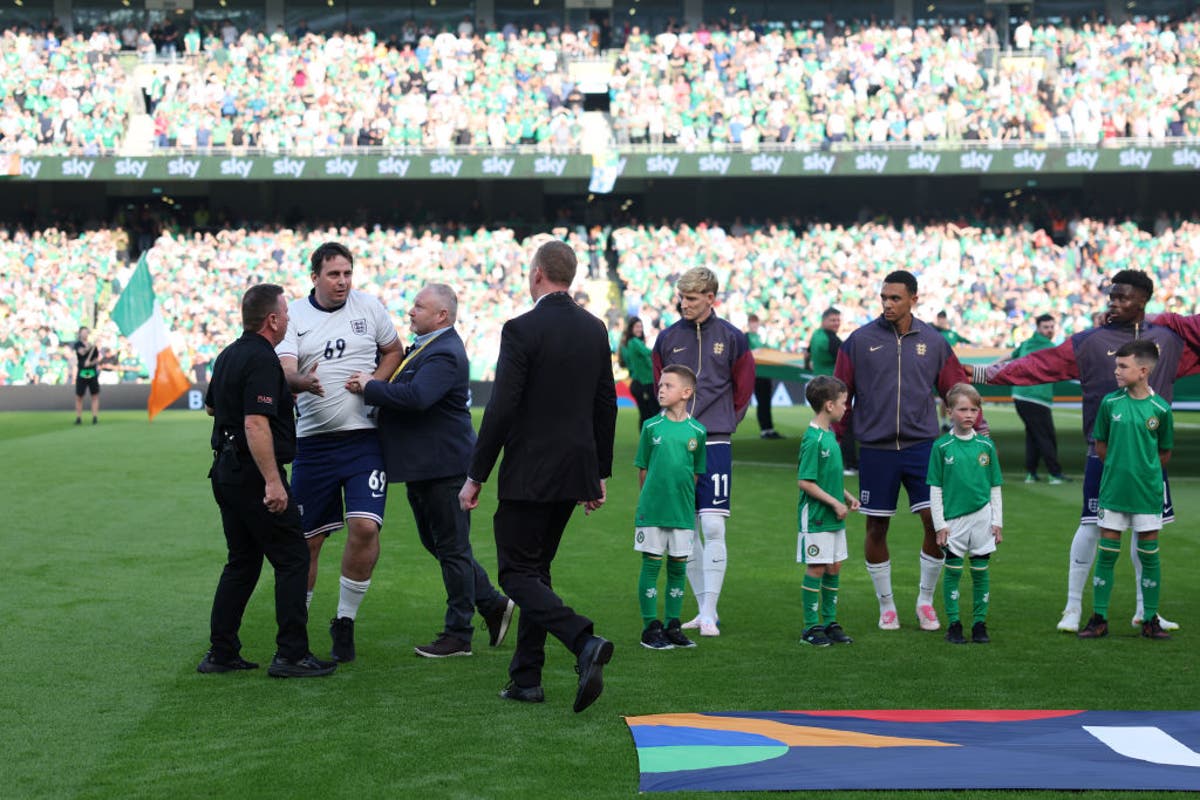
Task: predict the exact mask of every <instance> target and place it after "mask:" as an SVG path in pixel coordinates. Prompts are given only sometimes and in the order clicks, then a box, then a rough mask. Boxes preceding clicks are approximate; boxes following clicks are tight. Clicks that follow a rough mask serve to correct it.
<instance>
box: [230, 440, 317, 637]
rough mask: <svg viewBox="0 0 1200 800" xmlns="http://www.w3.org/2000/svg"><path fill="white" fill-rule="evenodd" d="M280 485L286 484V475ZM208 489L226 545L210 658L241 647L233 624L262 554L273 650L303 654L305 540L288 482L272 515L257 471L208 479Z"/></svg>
mask: <svg viewBox="0 0 1200 800" xmlns="http://www.w3.org/2000/svg"><path fill="white" fill-rule="evenodd" d="M245 458H247V459H248V458H249V456H245ZM282 471H283V470H282V467H281V468H280V472H282ZM246 472H248V473H249V469H247V470H246ZM284 486H287V480H286V476H284ZM212 489H213V497H214V498H216V501H217V506H218V507H219V508H220V509H221V524H222V525H223V527H224V528H225V543H226V544H227V545H228V548H229V556H228V558H227V560H226V562H225V569H224V570H223V571H222V572H221V579H220V580H219V581H218V582H217V592H216V595H215V596H214V597H213V606H212V617H211V621H210V627H211V636H210V641H211V642H212V651H213V657H214V658H216V659H217V660H219V661H227V660H229V659H231V658H233V657H234V656H236V655H238V653H239V652H240V651H241V649H242V643H241V640H240V639H238V629H239V628H241V625H242V615H243V614H244V613H245V611H246V604H247V603H248V602H249V601H250V595H252V594H253V593H254V587H255V586H257V585H258V577H259V574H260V573H261V572H262V562H263V557H264V556H266V559H267V561H269V562H270V563H271V567H272V568H273V569H274V570H275V622H276V625H277V626H278V630H277V633H276V635H275V646H276V652H277V653H278V654H279V655H280V656H282V657H283V658H286V659H289V660H295V659H298V658H303V657H304V656H305V655H307V654H308V608H307V607H306V604H305V594H306V592H307V589H308V545H307V544H306V543H305V541H304V534H303V533H302V531H301V529H300V511H299V509H298V508H297V507H296V502H295V500H294V499H293V498H292V497H291V487H288V506H287V509H286V510H285V511H284V512H283V513H282V514H272V513H271V512H270V511H268V510H267V507H266V506H265V505H263V494H264V493H265V484H264V483H263V480H262V477H261V476H260V475H259V474H258V473H257V471H255V472H253V473H252V474H247V475H246V476H245V478H244V479H243V482H241V483H223V482H218V481H217V479H216V478H214V479H213V481H212Z"/></svg>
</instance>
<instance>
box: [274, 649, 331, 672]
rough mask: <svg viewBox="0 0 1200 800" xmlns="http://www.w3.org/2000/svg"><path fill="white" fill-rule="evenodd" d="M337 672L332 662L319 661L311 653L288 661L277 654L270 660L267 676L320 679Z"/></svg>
mask: <svg viewBox="0 0 1200 800" xmlns="http://www.w3.org/2000/svg"><path fill="white" fill-rule="evenodd" d="M336 670H337V664H335V663H334V662H332V661H321V660H320V659H318V658H317V657H316V656H314V655H313V654H312V653H309V654H308V655H306V656H304V657H303V658H297V659H296V660H295V661H289V660H288V659H286V658H284V657H283V656H281V655H279V654H278V653H276V654H275V657H274V658H273V659H271V666H269V667H267V674H268V675H270V676H271V677H272V678H320V677H321V676H323V675H332V674H333V673H334V671H336Z"/></svg>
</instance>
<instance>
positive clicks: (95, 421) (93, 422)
mask: <svg viewBox="0 0 1200 800" xmlns="http://www.w3.org/2000/svg"><path fill="white" fill-rule="evenodd" d="M97 422H98V420H97V419H96V418H95V417H92V424H93V425H95V424H96V423H97Z"/></svg>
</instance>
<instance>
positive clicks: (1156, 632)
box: [1142, 614, 1171, 639]
mask: <svg viewBox="0 0 1200 800" xmlns="http://www.w3.org/2000/svg"><path fill="white" fill-rule="evenodd" d="M1142 636H1145V637H1146V638H1147V639H1170V638H1171V634H1169V633H1167V632H1166V631H1164V630H1163V628H1162V622H1161V621H1160V620H1159V617H1158V614H1155V615H1154V616H1153V617H1151V618H1150V619H1148V620H1146V621H1145V622H1143V623H1142Z"/></svg>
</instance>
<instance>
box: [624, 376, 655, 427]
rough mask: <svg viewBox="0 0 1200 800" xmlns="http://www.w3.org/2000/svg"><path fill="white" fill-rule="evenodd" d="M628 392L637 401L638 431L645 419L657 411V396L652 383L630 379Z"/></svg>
mask: <svg viewBox="0 0 1200 800" xmlns="http://www.w3.org/2000/svg"><path fill="white" fill-rule="evenodd" d="M629 393H630V394H632V395H633V400H634V402H636V403H637V407H638V430H639V431H640V430H641V429H642V426H643V425H645V424H646V420H648V419H650V418H651V417H653V416H654V415H655V414H657V413H658V411H659V405H658V398H657V397H656V396H655V394H654V384H653V383H638V382H637V381H635V380H631V381H629Z"/></svg>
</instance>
